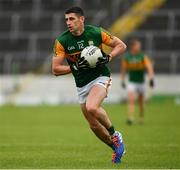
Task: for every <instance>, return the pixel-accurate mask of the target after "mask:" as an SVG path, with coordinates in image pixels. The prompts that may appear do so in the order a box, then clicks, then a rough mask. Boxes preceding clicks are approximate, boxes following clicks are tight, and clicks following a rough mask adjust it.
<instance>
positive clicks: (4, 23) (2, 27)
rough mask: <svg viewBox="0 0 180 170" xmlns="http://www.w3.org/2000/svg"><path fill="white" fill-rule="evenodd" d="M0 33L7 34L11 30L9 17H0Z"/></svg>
mask: <svg viewBox="0 0 180 170" xmlns="http://www.w3.org/2000/svg"><path fill="white" fill-rule="evenodd" d="M0 23H1V24H0V32H9V31H10V29H11V16H0Z"/></svg>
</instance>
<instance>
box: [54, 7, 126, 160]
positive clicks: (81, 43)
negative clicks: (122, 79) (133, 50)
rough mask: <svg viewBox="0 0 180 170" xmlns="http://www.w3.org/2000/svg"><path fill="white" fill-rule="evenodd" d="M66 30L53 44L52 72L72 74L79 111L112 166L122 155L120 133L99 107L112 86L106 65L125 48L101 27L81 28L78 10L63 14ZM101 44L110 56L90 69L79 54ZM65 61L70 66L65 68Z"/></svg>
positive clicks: (82, 25) (77, 8)
mask: <svg viewBox="0 0 180 170" xmlns="http://www.w3.org/2000/svg"><path fill="white" fill-rule="evenodd" d="M65 20H66V24H67V27H68V30H67V31H65V32H64V33H62V34H61V35H60V36H59V37H58V38H57V39H56V41H55V46H54V57H53V59H52V72H53V74H54V75H56V76H60V75H65V74H69V73H72V74H73V76H74V79H75V82H76V86H77V92H78V97H79V103H80V107H81V110H82V112H83V114H84V116H85V118H86V119H87V121H88V123H89V126H90V128H91V130H92V131H93V132H94V133H95V135H96V136H97V137H98V138H99V139H100V140H102V141H103V142H104V143H106V144H107V145H108V146H110V147H111V148H112V149H113V154H112V162H113V163H119V162H120V161H121V157H122V155H123V152H124V144H123V139H122V135H121V133H119V132H118V131H115V129H114V127H113V125H112V123H111V121H110V119H109V117H108V115H107V113H106V111H105V110H104V109H103V108H102V107H101V104H102V102H103V100H104V98H105V97H106V96H107V92H108V88H109V86H110V85H111V78H110V71H109V69H108V67H107V66H106V64H107V63H108V62H109V61H110V60H111V59H113V58H114V57H116V56H117V55H120V54H122V53H123V52H124V51H125V50H126V45H125V44H124V43H123V42H122V41H121V40H120V39H119V38H117V37H114V36H112V35H110V34H109V33H108V32H107V31H105V30H104V29H102V28H100V27H95V26H91V25H84V21H85V17H84V13H83V10H82V9H81V8H80V7H72V8H70V9H68V10H67V11H66V12H65ZM102 44H106V45H108V46H110V47H112V51H111V53H110V54H108V55H107V54H105V53H104V52H102V54H103V59H101V61H99V62H98V65H97V66H96V68H89V67H88V66H87V65H86V61H85V59H82V58H80V54H81V51H82V50H83V49H84V48H85V47H87V46H89V45H95V46H97V47H99V48H101V49H102ZM64 59H66V60H67V62H68V64H69V66H67V65H64V64H63V61H64Z"/></svg>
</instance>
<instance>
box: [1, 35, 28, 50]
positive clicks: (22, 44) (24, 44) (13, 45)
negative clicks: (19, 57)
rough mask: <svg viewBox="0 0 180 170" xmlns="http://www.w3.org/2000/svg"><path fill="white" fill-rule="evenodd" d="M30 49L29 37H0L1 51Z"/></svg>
mask: <svg viewBox="0 0 180 170" xmlns="http://www.w3.org/2000/svg"><path fill="white" fill-rule="evenodd" d="M27 49H28V39H27V38H18V39H14V40H11V39H9V38H8V37H7V38H0V51H1V52H23V51H27Z"/></svg>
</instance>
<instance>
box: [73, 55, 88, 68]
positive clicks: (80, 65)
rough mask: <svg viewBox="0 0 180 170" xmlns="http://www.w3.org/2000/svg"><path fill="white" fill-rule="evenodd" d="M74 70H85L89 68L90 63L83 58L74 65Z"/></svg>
mask: <svg viewBox="0 0 180 170" xmlns="http://www.w3.org/2000/svg"><path fill="white" fill-rule="evenodd" d="M73 68H74V69H75V70H85V69H88V68H89V63H88V62H87V60H85V58H84V57H81V58H79V59H78V61H76V62H75V63H74V64H73Z"/></svg>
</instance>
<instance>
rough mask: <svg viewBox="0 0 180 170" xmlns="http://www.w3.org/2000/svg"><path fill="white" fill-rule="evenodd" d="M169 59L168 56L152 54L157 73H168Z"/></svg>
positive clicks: (169, 69)
mask: <svg viewBox="0 0 180 170" xmlns="http://www.w3.org/2000/svg"><path fill="white" fill-rule="evenodd" d="M170 62H171V59H170V57H169V54H154V58H153V63H154V68H155V71H156V72H157V73H169V72H171V68H170V66H171V65H170Z"/></svg>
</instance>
